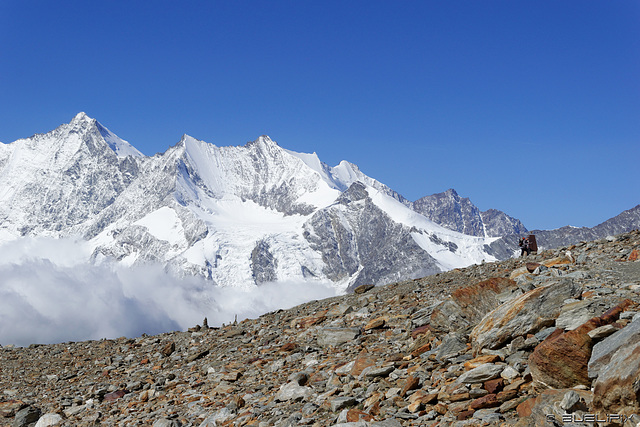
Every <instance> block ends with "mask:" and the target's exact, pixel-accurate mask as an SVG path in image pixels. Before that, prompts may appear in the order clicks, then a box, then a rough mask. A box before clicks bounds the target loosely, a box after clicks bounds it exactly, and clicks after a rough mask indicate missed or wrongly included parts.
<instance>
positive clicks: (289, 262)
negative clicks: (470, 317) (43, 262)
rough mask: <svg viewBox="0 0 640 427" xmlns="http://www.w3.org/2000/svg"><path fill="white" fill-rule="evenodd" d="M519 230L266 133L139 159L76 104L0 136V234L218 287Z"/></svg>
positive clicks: (416, 269)
mask: <svg viewBox="0 0 640 427" xmlns="http://www.w3.org/2000/svg"><path fill="white" fill-rule="evenodd" d="M443 212H444V213H443ZM445 213H446V215H445ZM437 222H439V223H440V224H438V223H437ZM524 231H526V229H525V228H524V226H523V225H522V224H521V223H520V222H519V221H518V220H515V219H513V218H511V217H509V216H508V215H506V214H504V213H502V212H500V211H487V212H482V213H481V212H479V211H478V209H477V208H475V206H473V205H472V204H471V203H470V202H469V200H468V199H461V198H460V197H459V196H458V195H457V194H456V193H455V191H453V190H449V191H447V192H445V193H441V194H439V195H433V196H428V197H425V198H423V199H420V200H418V201H416V202H410V201H408V200H406V199H405V198H404V197H402V196H401V195H399V194H398V193H396V192H395V191H393V190H392V189H390V188H389V187H387V186H386V185H384V184H382V183H380V182H378V181H377V180H375V179H373V178H371V177H368V176H366V175H365V174H364V173H362V172H361V171H360V170H359V169H358V167H357V166H356V165H354V164H351V163H349V162H346V161H342V162H341V163H340V164H339V165H337V166H334V167H330V166H328V165H326V164H325V163H323V162H321V161H320V159H319V158H318V156H317V155H316V154H315V153H314V154H303V153H297V152H293V151H290V150H286V149H284V148H282V147H280V146H279V145H278V144H277V143H276V142H274V141H272V140H271V139H270V138H269V137H267V136H261V137H259V138H258V139H257V140H255V141H253V142H250V143H247V144H246V145H244V146H236V147H217V146H215V145H213V144H209V143H206V142H203V141H199V140H197V139H195V138H192V137H190V136H187V135H185V136H183V137H182V139H181V140H180V142H178V143H177V144H176V145H175V146H173V147H171V148H169V149H168V150H167V151H165V152H164V153H162V154H156V155H154V156H151V157H148V156H144V155H143V154H142V153H140V152H139V151H138V150H137V149H136V148H134V147H133V146H132V145H131V144H129V143H128V142H127V141H124V140H122V139H120V138H119V137H117V136H116V135H115V134H114V133H112V132H111V131H109V130H108V129H106V128H105V127H104V126H102V125H101V124H100V123H99V122H97V121H96V120H95V119H92V118H90V117H88V116H87V115H86V114H84V113H80V114H78V115H77V116H76V117H75V118H73V120H72V121H71V122H70V123H69V124H63V125H61V126H60V127H58V128H57V129H55V130H53V131H51V132H49V133H47V134H43V135H35V136H33V137H30V138H27V139H21V140H18V141H15V142H13V143H11V144H0V244H2V243H6V242H9V241H12V240H15V239H20V238H24V237H29V236H39V237H51V238H56V239H59V238H72V239H75V240H76V241H78V242H80V243H82V244H83V245H85V246H86V247H87V248H88V251H87V254H88V255H87V256H88V258H89V259H90V260H91V262H93V263H110V262H114V263H117V264H119V265H125V266H131V265H136V264H142V263H160V264H162V265H163V266H165V268H166V269H167V270H169V271H172V272H174V273H177V274H180V275H201V276H204V277H206V278H207V279H210V280H211V281H213V282H214V283H216V284H218V285H221V286H241V287H250V286H255V285H259V284H261V283H264V282H272V281H283V280H298V279H300V280H302V279H304V280H311V281H312V280H325V281H331V282H332V283H333V284H334V285H335V286H336V287H337V288H339V289H343V290H344V289H346V288H349V287H350V288H353V287H354V286H357V285H360V284H364V283H373V284H384V283H389V282H392V281H396V280H402V279H408V278H412V277H418V276H424V275H427V274H432V273H436V272H439V271H444V270H449V269H452V268H456V267H464V266H467V265H470V264H474V263H479V262H482V261H492V260H495V259H496V257H495V256H494V255H493V254H492V253H493V252H492V250H491V248H490V246H489V245H490V244H491V243H493V242H494V241H496V240H497V238H498V237H499V236H503V235H505V234H513V233H520V232H524ZM494 252H495V250H494Z"/></svg>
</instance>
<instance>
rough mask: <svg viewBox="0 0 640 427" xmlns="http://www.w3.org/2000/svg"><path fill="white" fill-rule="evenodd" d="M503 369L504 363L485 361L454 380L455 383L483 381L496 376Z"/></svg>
mask: <svg viewBox="0 0 640 427" xmlns="http://www.w3.org/2000/svg"><path fill="white" fill-rule="evenodd" d="M503 369H504V365H494V364H493V363H485V364H484V365H480V366H478V367H477V368H474V369H472V370H470V371H467V372H465V373H464V374H462V375H460V376H459V377H458V379H457V380H456V383H457V384H461V383H463V384H464V383H471V384H473V383H482V382H485V381H489V380H492V379H494V378H498V377H499V376H500V373H501V372H502V370H503Z"/></svg>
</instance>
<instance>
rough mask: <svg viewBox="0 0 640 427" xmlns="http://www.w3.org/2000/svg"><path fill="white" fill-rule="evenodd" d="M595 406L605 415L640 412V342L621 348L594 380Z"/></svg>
mask: <svg viewBox="0 0 640 427" xmlns="http://www.w3.org/2000/svg"><path fill="white" fill-rule="evenodd" d="M593 395H594V396H593V407H594V409H595V410H596V411H597V412H599V413H601V414H622V415H632V414H637V413H639V412H640V342H635V343H634V344H630V345H625V346H622V347H621V348H619V349H618V350H617V351H616V352H615V353H614V354H613V355H612V356H611V359H610V361H609V363H608V364H607V365H605V366H603V367H602V368H601V369H600V372H599V375H598V378H597V379H596V380H595V382H594V389H593Z"/></svg>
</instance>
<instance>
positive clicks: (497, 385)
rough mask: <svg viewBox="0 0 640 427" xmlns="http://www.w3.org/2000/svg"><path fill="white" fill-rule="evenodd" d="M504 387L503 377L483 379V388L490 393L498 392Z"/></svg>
mask: <svg viewBox="0 0 640 427" xmlns="http://www.w3.org/2000/svg"><path fill="white" fill-rule="evenodd" d="M502 387H504V379H502V378H496V379H493V380H489V381H485V383H484V389H485V390H487V391H488V392H489V393H490V394H491V393H494V394H495V393H498V392H499V391H501V390H502Z"/></svg>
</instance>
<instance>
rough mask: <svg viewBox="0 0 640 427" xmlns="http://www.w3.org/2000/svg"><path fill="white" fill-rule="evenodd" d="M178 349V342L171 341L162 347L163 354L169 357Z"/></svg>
mask: <svg viewBox="0 0 640 427" xmlns="http://www.w3.org/2000/svg"><path fill="white" fill-rule="evenodd" d="M175 350H176V343H175V342H173V341H171V342H168V343H167V344H166V345H165V346H164V347H163V348H162V354H163V355H164V356H165V357H169V356H171V354H172V353H173V352H174V351H175Z"/></svg>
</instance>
